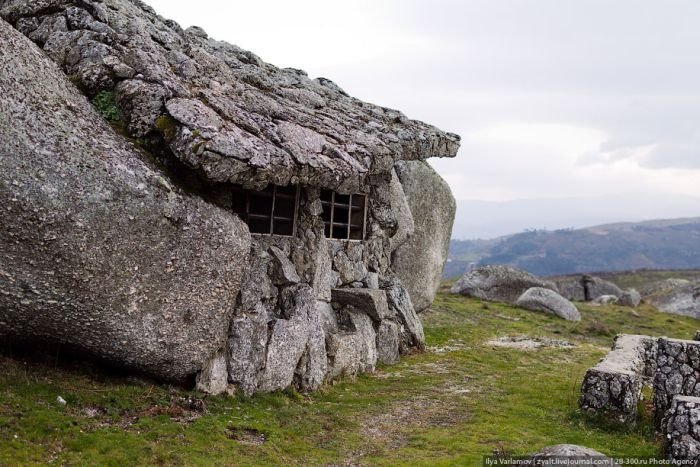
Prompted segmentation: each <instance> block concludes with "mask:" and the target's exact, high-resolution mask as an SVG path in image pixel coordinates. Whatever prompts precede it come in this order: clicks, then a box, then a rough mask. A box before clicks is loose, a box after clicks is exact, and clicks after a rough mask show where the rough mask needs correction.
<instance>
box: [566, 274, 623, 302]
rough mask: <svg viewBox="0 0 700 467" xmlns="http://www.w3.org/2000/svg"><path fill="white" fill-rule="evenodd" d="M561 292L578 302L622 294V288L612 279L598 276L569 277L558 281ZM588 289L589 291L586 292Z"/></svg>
mask: <svg viewBox="0 0 700 467" xmlns="http://www.w3.org/2000/svg"><path fill="white" fill-rule="evenodd" d="M556 285H557V287H558V288H559V293H560V294H561V295H562V296H563V297H564V298H566V299H568V300H574V301H577V302H584V301H592V300H595V299H596V298H598V297H600V296H602V295H614V296H615V297H619V296H620V295H622V289H620V288H619V287H618V286H617V285H615V284H613V283H612V282H610V281H606V280H605V279H601V278H600V277H596V276H589V275H587V274H586V275H583V276H577V277H567V278H566V279H561V280H557V281H556ZM586 289H588V293H586Z"/></svg>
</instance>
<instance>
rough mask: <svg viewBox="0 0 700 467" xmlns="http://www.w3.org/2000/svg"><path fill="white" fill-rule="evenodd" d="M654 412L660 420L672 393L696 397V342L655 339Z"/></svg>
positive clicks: (699, 374) (699, 368) (699, 346)
mask: <svg viewBox="0 0 700 467" xmlns="http://www.w3.org/2000/svg"><path fill="white" fill-rule="evenodd" d="M656 367H657V369H656V373H655V376H654V412H655V417H656V421H657V423H660V422H661V420H662V419H663V417H664V416H665V415H666V411H667V410H668V409H669V407H671V403H672V402H673V398H674V397H676V396H694V397H698V396H700V342H697V341H688V340H679V339H668V338H665V337H662V338H659V340H658V349H657V354H656Z"/></svg>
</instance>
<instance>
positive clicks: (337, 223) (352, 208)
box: [321, 190, 367, 240]
mask: <svg viewBox="0 0 700 467" xmlns="http://www.w3.org/2000/svg"><path fill="white" fill-rule="evenodd" d="M321 204H322V205H323V222H324V224H325V232H326V238H338V239H342V240H364V239H365V236H366V234H367V227H366V218H367V197H366V196H365V195H341V194H339V193H335V192H333V191H330V190H323V191H321Z"/></svg>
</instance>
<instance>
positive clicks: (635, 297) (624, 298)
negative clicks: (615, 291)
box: [617, 289, 642, 308]
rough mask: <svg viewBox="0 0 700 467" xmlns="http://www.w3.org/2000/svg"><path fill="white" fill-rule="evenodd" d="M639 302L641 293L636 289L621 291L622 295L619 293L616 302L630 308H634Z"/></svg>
mask: <svg viewBox="0 0 700 467" xmlns="http://www.w3.org/2000/svg"><path fill="white" fill-rule="evenodd" d="M641 302H642V295H641V294H640V293H639V292H637V290H636V289H627V290H625V291H624V292H622V295H620V298H619V300H618V301H617V304H618V305H622V306H628V307H630V308H636V307H638V306H639V304H640V303H641Z"/></svg>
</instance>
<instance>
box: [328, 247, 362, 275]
mask: <svg viewBox="0 0 700 467" xmlns="http://www.w3.org/2000/svg"><path fill="white" fill-rule="evenodd" d="M329 243H330V245H329V248H330V250H331V253H332V255H333V269H334V270H335V271H337V272H338V275H339V277H338V278H339V285H343V286H347V285H350V284H353V283H355V282H362V281H364V280H365V278H366V277H367V273H368V270H367V265H366V264H365V262H364V254H365V246H364V245H363V244H362V243H359V242H350V243H346V242H338V241H334V240H332V241H330V242H329Z"/></svg>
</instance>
